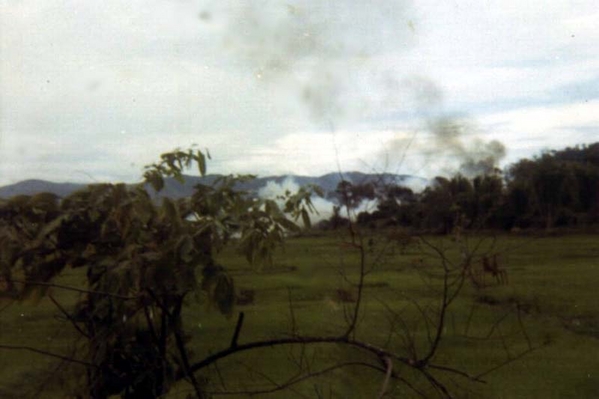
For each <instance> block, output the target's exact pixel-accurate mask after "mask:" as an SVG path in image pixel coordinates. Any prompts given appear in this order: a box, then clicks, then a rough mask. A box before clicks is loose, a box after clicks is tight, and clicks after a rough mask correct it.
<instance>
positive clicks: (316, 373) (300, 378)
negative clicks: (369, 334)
mask: <svg viewBox="0 0 599 399" xmlns="http://www.w3.org/2000/svg"><path fill="white" fill-rule="evenodd" d="M349 366H362V367H369V368H374V369H375V370H377V371H381V369H379V368H377V367H375V366H373V365H372V364H369V363H364V362H346V363H340V364H335V365H333V366H330V367H327V368H324V369H322V370H319V371H314V372H311V373H307V374H304V375H301V376H297V377H292V378H291V379H289V380H287V381H286V382H284V383H282V384H277V383H274V381H273V385H275V386H274V387H272V388H269V389H263V390H256V391H230V392H209V394H210V395H215V396H216V395H223V396H225V395H227V396H228V395H248V396H253V395H265V394H269V393H274V392H277V391H281V390H283V389H287V388H290V387H291V386H292V385H296V384H299V383H301V382H303V381H305V380H307V379H310V378H314V377H318V376H320V375H323V374H327V373H330V372H331V371H334V370H337V369H340V368H343V367H349Z"/></svg>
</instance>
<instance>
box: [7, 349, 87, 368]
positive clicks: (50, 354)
mask: <svg viewBox="0 0 599 399" xmlns="http://www.w3.org/2000/svg"><path fill="white" fill-rule="evenodd" d="M0 349H7V350H22V351H29V352H34V353H39V354H40V355H45V356H49V357H54V358H56V359H61V360H64V361H67V362H70V363H75V364H80V365H82V366H86V367H97V366H96V365H95V364H92V363H89V362H86V361H84V360H78V359H73V358H71V357H68V356H63V355H59V354H58V353H52V352H48V351H45V350H42V349H37V348H33V347H31V346H22V345H1V344H0Z"/></svg>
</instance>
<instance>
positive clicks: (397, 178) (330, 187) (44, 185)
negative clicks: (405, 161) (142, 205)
mask: <svg viewBox="0 0 599 399" xmlns="http://www.w3.org/2000/svg"><path fill="white" fill-rule="evenodd" d="M219 177H222V175H207V176H204V177H199V176H185V182H184V183H183V184H182V183H179V182H178V181H176V180H175V179H173V178H167V179H165V184H164V188H163V190H162V191H160V193H156V192H155V191H154V190H153V189H152V188H151V187H149V186H148V187H147V190H148V192H149V193H150V195H152V196H153V197H154V198H161V197H169V198H183V197H187V196H190V195H191V194H192V193H193V189H194V187H195V186H196V185H197V184H205V185H210V184H212V183H213V182H214V181H215V180H216V179H218V178H219ZM341 180H346V181H349V182H351V183H353V184H365V183H384V184H395V185H403V186H407V187H410V188H412V189H414V190H415V191H419V189H421V188H422V187H424V186H426V185H427V183H428V180H426V179H423V178H420V177H415V176H411V175H396V174H390V173H361V172H344V173H328V174H326V175H322V176H317V177H315V176H299V175H281V176H267V177H257V178H255V179H253V180H250V181H247V182H244V183H240V184H238V185H237V187H236V188H238V189H240V190H245V191H249V192H255V193H258V192H259V191H260V190H261V189H265V188H267V185H271V187H272V188H273V189H276V188H277V187H281V188H283V187H295V185H297V186H304V185H307V184H314V185H317V186H319V187H321V188H322V190H323V191H324V193H325V197H327V198H329V197H331V196H332V194H333V193H334V191H335V188H336V187H337V184H339V182H340V181H341ZM87 185H88V184H86V183H68V182H67V183H55V182H50V181H46V180H35V179H32V180H23V181H20V182H17V183H14V184H10V185H7V186H3V187H0V198H9V197H12V196H15V195H33V194H36V193H41V192H50V193H54V194H56V195H58V196H59V197H66V196H68V195H69V194H71V193H73V192H75V191H77V190H80V189H82V188H85V187H86V186H87ZM273 185H274V186H273Z"/></svg>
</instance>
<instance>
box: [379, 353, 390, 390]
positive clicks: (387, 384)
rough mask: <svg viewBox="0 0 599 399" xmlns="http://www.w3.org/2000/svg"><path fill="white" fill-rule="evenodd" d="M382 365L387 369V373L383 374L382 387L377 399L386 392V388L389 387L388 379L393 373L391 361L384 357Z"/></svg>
mask: <svg viewBox="0 0 599 399" xmlns="http://www.w3.org/2000/svg"><path fill="white" fill-rule="evenodd" d="M384 363H385V366H386V368H387V372H386V373H385V379H384V380H383V385H382V386H381V392H379V399H382V398H383V396H385V393H386V392H387V388H388V387H389V379H390V378H391V373H393V361H392V360H391V359H390V358H388V357H386V358H384Z"/></svg>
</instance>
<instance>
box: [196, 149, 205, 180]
mask: <svg viewBox="0 0 599 399" xmlns="http://www.w3.org/2000/svg"><path fill="white" fill-rule="evenodd" d="M198 168H199V169H200V175H202V176H206V157H205V156H204V154H202V152H201V151H198Z"/></svg>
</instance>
